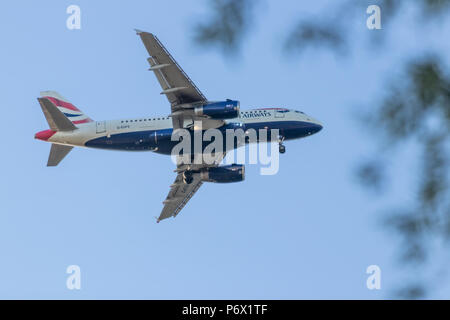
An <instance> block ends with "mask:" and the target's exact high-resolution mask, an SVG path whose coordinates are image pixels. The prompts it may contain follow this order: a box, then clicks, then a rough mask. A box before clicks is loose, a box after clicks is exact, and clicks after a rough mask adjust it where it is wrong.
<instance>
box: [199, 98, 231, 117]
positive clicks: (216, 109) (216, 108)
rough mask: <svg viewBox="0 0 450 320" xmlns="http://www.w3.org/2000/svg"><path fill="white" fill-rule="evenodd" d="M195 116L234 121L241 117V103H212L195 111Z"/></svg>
mask: <svg viewBox="0 0 450 320" xmlns="http://www.w3.org/2000/svg"><path fill="white" fill-rule="evenodd" d="M194 112H195V115H197V116H207V117H209V118H212V119H233V118H237V117H238V116H239V101H235V100H226V101H218V102H211V103H208V104H204V105H201V106H199V107H196V108H195V109H194Z"/></svg>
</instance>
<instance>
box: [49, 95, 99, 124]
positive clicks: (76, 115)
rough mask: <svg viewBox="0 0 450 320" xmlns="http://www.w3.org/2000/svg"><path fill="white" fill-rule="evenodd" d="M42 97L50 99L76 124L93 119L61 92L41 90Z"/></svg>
mask: <svg viewBox="0 0 450 320" xmlns="http://www.w3.org/2000/svg"><path fill="white" fill-rule="evenodd" d="M41 99H48V100H49V101H50V102H51V103H52V104H53V105H54V106H56V107H57V108H58V110H59V111H61V112H62V113H63V114H64V116H66V117H67V119H69V120H70V122H72V123H73V124H74V125H77V124H81V123H87V122H92V121H93V120H92V119H91V118H89V117H88V116H87V115H85V114H84V113H83V112H82V111H81V110H80V109H78V108H77V107H75V106H74V105H73V104H72V103H70V102H69V101H68V100H67V99H66V98H64V97H62V96H61V95H60V94H59V93H57V92H55V91H43V92H41ZM44 113H45V112H44Z"/></svg>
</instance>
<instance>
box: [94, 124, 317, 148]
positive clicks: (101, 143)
mask: <svg viewBox="0 0 450 320" xmlns="http://www.w3.org/2000/svg"><path fill="white" fill-rule="evenodd" d="M231 127H232V126H230V125H227V126H225V127H222V128H219V130H220V131H222V133H223V140H224V146H223V147H224V150H225V143H226V142H225V140H226V139H225V137H226V134H225V130H226V129H229V128H231ZM241 129H243V130H244V131H246V130H248V129H254V130H256V133H257V135H258V136H257V139H258V140H259V130H260V129H267V130H271V129H279V133H280V135H281V136H283V137H284V138H285V140H291V139H298V138H302V137H306V136H309V135H311V134H314V133H316V132H318V131H320V129H322V127H321V126H320V125H317V124H314V123H310V122H303V121H276V122H258V123H245V124H243V127H241ZM172 132H173V129H172V128H168V129H161V130H145V131H135V132H124V133H118V134H111V135H110V137H108V136H103V137H100V138H96V139H92V140H89V141H87V142H86V143H85V146H86V147H91V148H100V149H110V150H125V151H155V152H157V153H161V154H168V155H170V154H171V152H172V148H173V147H174V146H175V145H177V144H178V143H179V141H171V136H172ZM270 138H271V137H270V131H269V132H267V140H268V141H270ZM277 140H278V137H277ZM191 141H192V143H193V141H194V138H193V135H192V134H191ZM210 143H211V142H210V141H205V142H204V143H203V148H205V147H206V146H207V145H209V144H210ZM234 147H235V148H236V147H238V143H237V139H235V141H234ZM192 150H194V149H193V148H192Z"/></svg>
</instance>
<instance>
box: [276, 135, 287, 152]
mask: <svg viewBox="0 0 450 320" xmlns="http://www.w3.org/2000/svg"><path fill="white" fill-rule="evenodd" d="M283 141H284V137H281V136H280V137H279V138H278V151H279V152H280V153H285V152H286V147H285V146H284V144H283Z"/></svg>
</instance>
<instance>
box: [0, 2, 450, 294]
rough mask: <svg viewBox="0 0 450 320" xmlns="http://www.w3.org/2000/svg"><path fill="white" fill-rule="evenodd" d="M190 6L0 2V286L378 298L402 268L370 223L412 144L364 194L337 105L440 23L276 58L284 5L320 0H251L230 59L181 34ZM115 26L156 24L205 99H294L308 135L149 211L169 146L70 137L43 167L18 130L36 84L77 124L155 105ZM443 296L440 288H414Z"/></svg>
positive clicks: (159, 104)
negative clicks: (171, 215) (246, 29)
mask: <svg viewBox="0 0 450 320" xmlns="http://www.w3.org/2000/svg"><path fill="white" fill-rule="evenodd" d="M205 3H206V1H195V2H193V1H189V2H187V1H127V2H120V3H119V2H118V1H117V2H113V1H111V2H106V1H58V2H56V1H39V2H36V1H8V2H3V3H2V4H1V6H0V8H1V10H0V38H1V39H2V50H0V67H1V68H0V70H1V73H0V88H1V89H0V90H1V92H2V102H1V105H2V107H1V108H2V114H3V121H2V124H1V126H0V133H1V137H2V139H1V140H2V146H3V147H2V156H1V157H0V174H1V180H0V181H1V182H0V257H1V259H0V298H27V299H28V298H58V299H82V298H87V299H90V298H138V299H140V298H150V299H160V298H162V299H171V298H175V299H179V298H186V299H190V298H193V299H197V298H201V299H215V298H219V299H224V298H237V299H240V298H255V299H257V298H269V299H272V298H273V299H301V298H342V299H347V298H357V299H379V298H388V297H389V296H390V294H391V293H392V290H395V288H397V286H398V285H399V284H401V283H402V281H403V280H405V279H411V277H413V276H414V273H413V272H414V270H413V269H404V268H401V264H398V263H396V262H395V258H396V255H395V252H396V249H397V248H398V246H397V245H398V243H397V242H396V241H395V238H394V237H392V236H390V235H389V234H387V233H385V232H384V231H383V229H382V228H381V227H380V226H379V224H378V222H379V218H380V215H379V210H381V209H383V208H385V207H387V206H388V205H390V204H395V203H399V202H400V203H403V204H407V203H408V201H411V199H412V196H413V194H412V193H409V192H407V190H408V188H407V186H408V185H409V184H410V182H411V179H413V177H412V176H411V175H410V174H409V171H408V169H407V168H408V166H406V165H405V164H406V163H408V164H410V165H412V166H413V165H414V159H413V156H414V154H415V153H414V146H411V147H408V148H405V149H404V150H400V151H399V152H398V153H397V156H398V157H399V161H398V162H396V163H395V164H394V165H393V168H391V169H392V170H394V172H396V176H397V177H398V179H396V181H391V182H392V186H391V187H390V193H389V195H388V196H387V197H384V198H380V199H379V198H377V197H374V196H373V195H371V194H368V193H366V192H364V191H363V190H361V189H360V187H359V186H358V185H357V184H356V183H355V181H354V179H353V178H352V171H353V169H354V168H355V166H356V165H357V164H358V161H359V160H362V159H365V157H369V156H370V155H371V154H372V152H373V151H374V150H375V148H374V146H373V140H372V139H371V136H370V135H369V134H367V133H366V132H365V131H364V130H363V128H362V126H360V125H359V124H358V123H357V121H355V119H354V118H353V117H352V114H353V113H354V111H355V110H357V109H358V108H367V107H370V103H371V101H373V100H374V99H377V97H378V96H379V94H380V93H381V92H382V91H381V89H382V88H383V84H384V82H383V81H385V80H386V79H388V78H389V77H390V76H394V75H395V74H396V73H397V72H399V71H400V70H399V69H398V68H395V67H396V66H398V65H400V64H399V63H398V62H401V61H402V60H401V59H402V54H403V53H405V52H413V51H414V50H415V49H416V48H419V47H422V46H423V45H424V43H426V44H427V45H428V46H431V47H438V48H441V49H442V50H446V52H448V50H449V44H448V41H447V44H446V43H442V42H443V41H442V39H448V34H449V32H448V31H449V26H448V25H447V26H442V27H440V28H435V29H433V30H434V31H433V32H429V30H421V29H420V28H419V27H417V26H416V27H414V26H412V25H411V20H407V19H406V18H405V19H403V18H402V19H401V20H400V21H399V22H398V23H396V24H395V25H391V26H389V28H392V30H391V31H392V32H391V33H390V34H391V36H390V38H389V39H388V40H387V41H388V48H389V52H386V48H385V49H381V50H380V51H374V52H367V50H365V49H364V48H361V47H357V48H355V50H354V51H353V53H352V54H351V55H350V56H349V57H347V58H346V59H344V60H340V59H336V58H335V57H334V56H333V55H331V54H329V53H326V52H313V51H309V52H307V53H306V54H305V55H303V56H302V57H301V58H298V57H295V56H290V57H287V56H285V55H283V53H282V49H281V45H282V41H283V39H284V37H285V35H286V32H288V30H290V28H291V27H293V26H294V25H295V23H296V21H297V19H298V17H300V16H302V15H307V14H311V13H312V14H314V13H317V14H319V13H323V12H324V11H327V10H329V8H330V7H328V6H327V5H326V4H327V3H332V1H308V2H306V1H302V2H301V3H300V2H299V1H283V2H279V1H266V3H265V5H264V6H263V7H262V8H260V10H259V11H258V15H259V17H258V19H257V20H256V21H255V25H254V28H253V32H252V36H251V37H250V38H248V40H247V41H246V42H245V44H244V46H243V50H242V55H241V56H239V57H232V58H228V59H224V57H223V55H221V54H220V53H218V52H215V51H211V50H205V49H202V48H198V47H196V46H195V45H194V44H193V42H192V33H191V27H192V25H193V23H195V21H198V20H199V19H204V14H206V13H207V7H206V6H205ZM307 3H309V4H307ZM70 4H77V5H79V6H80V7H81V11H82V17H81V26H82V29H81V30H74V31H70V30H68V29H66V19H67V16H68V15H67V14H66V13H65V11H66V8H67V6H68V5H70ZM365 19H366V16H365V12H361V20H360V23H359V24H355V25H354V28H355V29H357V30H358V31H357V32H356V35H355V37H367V36H368V32H370V31H368V30H367V29H366V27H365ZM133 28H139V29H142V30H146V31H150V32H153V33H155V34H157V35H158V37H159V38H160V40H161V41H162V42H163V43H164V44H165V45H166V47H167V48H168V49H169V51H170V52H171V53H172V54H173V56H174V57H175V59H176V60H177V61H178V63H179V64H180V65H181V66H182V67H183V68H184V70H185V71H186V72H187V73H188V74H189V75H190V77H191V78H192V79H193V81H194V82H195V83H196V84H197V85H198V86H199V88H200V89H201V90H202V91H203V93H204V94H205V95H206V96H207V97H208V98H210V99H217V100H219V99H225V98H232V99H238V100H240V101H241V108H242V109H246V108H250V107H264V106H282V107H289V108H294V109H299V110H302V111H304V112H306V113H308V114H310V115H312V116H313V117H314V118H317V119H319V120H320V121H321V122H323V123H324V126H325V127H324V130H323V131H321V132H320V133H319V134H317V135H315V136H313V137H310V138H308V139H304V140H298V141H293V142H288V143H287V144H286V146H287V152H286V154H284V155H282V157H281V164H280V171H279V173H278V174H277V175H275V176H261V175H259V167H258V166H255V165H253V166H248V167H247V174H246V180H245V181H244V182H243V183H239V184H232V185H216V184H205V185H204V186H203V187H202V188H201V189H200V191H199V192H198V193H197V194H196V195H195V197H194V198H193V199H192V200H191V201H190V202H189V204H188V205H187V206H186V207H185V209H184V210H183V211H182V212H181V214H180V215H179V216H178V217H177V218H175V219H169V220H166V221H163V222H161V223H160V224H156V223H155V219H154V217H155V216H157V215H159V213H160V210H161V208H162V203H161V202H162V201H163V200H164V199H165V197H166V195H167V192H168V190H169V185H170V184H171V183H172V181H173V179H174V173H173V169H174V166H173V163H172V162H171V161H170V157H165V156H161V155H157V154H153V153H150V152H148V153H126V152H111V151H99V150H89V149H75V150H73V151H72V152H71V154H70V155H69V156H68V157H67V158H66V159H64V161H63V162H62V163H61V164H60V165H59V166H58V167H56V168H47V167H46V166H45V164H46V161H47V157H48V152H49V148H50V145H48V144H46V143H44V142H41V141H37V140H34V139H33V136H34V133H35V132H37V131H40V130H44V129H47V123H46V122H45V119H44V116H43V115H42V112H41V109H40V107H39V104H38V102H37V100H36V98H37V97H38V96H39V92H40V91H41V90H56V91H58V92H60V93H61V94H62V95H63V96H65V97H67V98H68V99H69V100H71V101H72V102H73V103H74V104H75V105H76V106H77V107H79V108H80V109H81V110H83V111H84V112H85V113H87V114H88V115H89V116H90V117H92V118H93V119H105V120H106V119H116V118H122V117H130V116H137V117H139V116H147V115H148V116H151V115H167V114H168V113H169V106H168V103H167V101H166V100H165V98H164V97H163V96H161V95H160V94H159V92H160V87H159V85H158V83H157V81H156V79H155V78H154V76H153V74H151V73H150V72H149V71H147V68H148V64H147V61H146V58H147V53H146V51H145V49H144V47H143V45H142V43H141V41H140V40H139V38H138V37H137V36H136V35H135V33H134V31H133ZM445 34H446V35H447V37H445V36H444V35H445ZM419 35H426V37H424V36H422V37H421V36H419ZM72 264H76V265H79V266H80V267H81V273H82V275H81V277H82V278H81V286H82V289H81V290H79V291H76V290H75V291H70V290H68V289H67V288H66V278H67V274H66V273H65V271H66V268H67V266H69V265H72ZM371 264H377V265H379V266H380V267H381V270H382V283H381V285H382V289H381V290H380V291H369V290H368V289H367V288H366V285H365V284H366V278H367V275H366V273H365V271H366V268H367V266H369V265H371ZM449 295H450V288H449V286H446V287H445V286H444V287H442V288H440V290H438V291H436V292H434V293H433V295H432V297H434V298H444V297H447V298H448V297H449Z"/></svg>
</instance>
